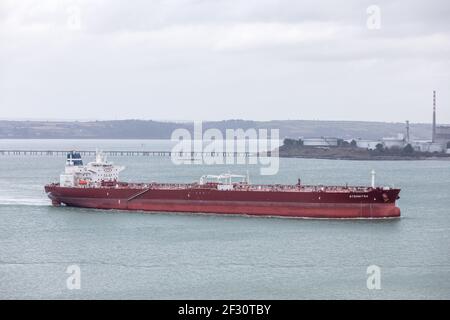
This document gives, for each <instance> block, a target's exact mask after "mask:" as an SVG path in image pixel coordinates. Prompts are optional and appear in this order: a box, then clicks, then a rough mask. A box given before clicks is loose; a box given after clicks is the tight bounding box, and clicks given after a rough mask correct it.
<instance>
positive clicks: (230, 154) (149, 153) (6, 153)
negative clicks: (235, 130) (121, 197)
mask: <svg viewBox="0 0 450 320" xmlns="http://www.w3.org/2000/svg"><path fill="white" fill-rule="evenodd" d="M70 151H71V150H19V149H17V150H0V156H47V157H49V156H53V157H55V156H59V157H61V156H66V154H67V153H68V152H70ZM77 152H79V153H80V154H81V155H82V156H88V157H89V156H95V154H96V152H97V151H95V150H77ZM102 152H103V153H104V154H106V155H108V156H111V157H125V156H128V157H135V156H144V157H172V155H177V156H179V157H193V158H195V157H199V156H210V157H259V156H262V157H264V156H269V157H270V156H271V152H270V151H268V152H267V153H264V152H256V153H255V152H198V151H193V152H175V153H174V152H172V151H167V150H165V151H145V150H107V151H102Z"/></svg>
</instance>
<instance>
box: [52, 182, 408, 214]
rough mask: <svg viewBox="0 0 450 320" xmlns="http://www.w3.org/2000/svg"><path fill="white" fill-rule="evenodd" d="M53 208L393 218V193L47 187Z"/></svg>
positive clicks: (394, 194) (395, 192)
mask: <svg viewBox="0 0 450 320" xmlns="http://www.w3.org/2000/svg"><path fill="white" fill-rule="evenodd" d="M45 189H46V192H47V194H48V196H49V198H50V199H51V200H52V203H53V205H61V204H63V205H67V206H73V207H83V208H95V209H118V210H141V211H149V212H173V213H209V214H225V215H251V216H276V217H295V218H328V219H338V218H347V219H357V218H397V217H400V209H399V208H398V207H396V205H395V200H396V199H397V196H398V192H397V190H390V191H387V192H386V191H383V194H387V195H388V199H389V200H388V201H386V199H382V197H381V195H382V193H381V191H380V192H375V191H374V193H369V194H367V195H359V196H355V195H351V194H348V193H346V194H337V193H332V194H326V193H320V192H314V193H309V194H308V193H298V192H284V193H279V194H278V193H275V192H269V193H264V192H248V191H247V192H245V191H243V192H239V191H238V192H237V191H228V192H227V191H211V190H200V191H199V190H173V191H169V190H133V189H119V190H118V189H115V188H63V187H59V186H46V188H45Z"/></svg>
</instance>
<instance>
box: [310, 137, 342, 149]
mask: <svg viewBox="0 0 450 320" xmlns="http://www.w3.org/2000/svg"><path fill="white" fill-rule="evenodd" d="M301 140H302V141H303V145H304V146H305V147H337V146H338V140H339V139H338V138H333V137H321V138H301Z"/></svg>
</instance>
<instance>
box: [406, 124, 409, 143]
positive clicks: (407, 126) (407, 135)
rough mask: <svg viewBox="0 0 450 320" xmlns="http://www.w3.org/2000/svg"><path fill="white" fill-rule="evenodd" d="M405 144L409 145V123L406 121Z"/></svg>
mask: <svg viewBox="0 0 450 320" xmlns="http://www.w3.org/2000/svg"><path fill="white" fill-rule="evenodd" d="M406 143H409V121H408V120H406Z"/></svg>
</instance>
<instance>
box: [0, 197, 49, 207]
mask: <svg viewBox="0 0 450 320" xmlns="http://www.w3.org/2000/svg"><path fill="white" fill-rule="evenodd" d="M0 205H15V206H48V205H50V201H49V200H47V199H45V198H0Z"/></svg>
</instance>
